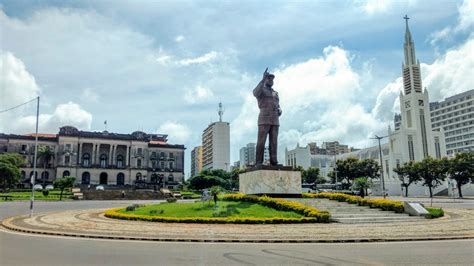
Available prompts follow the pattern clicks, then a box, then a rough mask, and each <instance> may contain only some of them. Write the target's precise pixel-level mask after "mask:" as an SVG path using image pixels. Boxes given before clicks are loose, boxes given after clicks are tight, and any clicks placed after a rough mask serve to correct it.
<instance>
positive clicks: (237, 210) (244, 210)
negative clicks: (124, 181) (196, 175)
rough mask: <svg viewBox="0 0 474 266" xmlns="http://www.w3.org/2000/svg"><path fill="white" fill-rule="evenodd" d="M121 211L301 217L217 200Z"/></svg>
mask: <svg viewBox="0 0 474 266" xmlns="http://www.w3.org/2000/svg"><path fill="white" fill-rule="evenodd" d="M119 212H121V213H126V214H138V215H152V216H161V217H179V218H183V217H256V218H277V217H279V218H301V217H303V215H300V214H298V213H295V212H292V211H278V210H275V209H272V208H268V207H265V206H262V205H260V204H257V203H250V202H234V201H218V202H217V206H215V205H214V203H213V202H212V203H211V205H210V206H209V204H208V202H205V203H202V202H196V203H161V204H156V205H148V206H144V207H139V208H137V209H135V211H126V210H120V211H119Z"/></svg>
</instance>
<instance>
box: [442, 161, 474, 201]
mask: <svg viewBox="0 0 474 266" xmlns="http://www.w3.org/2000/svg"><path fill="white" fill-rule="evenodd" d="M448 173H449V178H451V179H454V180H456V186H457V188H458V191H459V197H460V198H462V197H463V196H462V191H461V187H462V186H463V185H465V184H468V183H469V182H474V153H472V152H463V153H457V154H456V155H455V156H454V158H452V159H450V160H449V168H448Z"/></svg>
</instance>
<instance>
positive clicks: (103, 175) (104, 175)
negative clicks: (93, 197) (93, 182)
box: [99, 173, 108, 185]
mask: <svg viewBox="0 0 474 266" xmlns="http://www.w3.org/2000/svg"><path fill="white" fill-rule="evenodd" d="M107 179H108V176H107V173H101V174H100V177H99V184H101V185H107V183H108V180H107Z"/></svg>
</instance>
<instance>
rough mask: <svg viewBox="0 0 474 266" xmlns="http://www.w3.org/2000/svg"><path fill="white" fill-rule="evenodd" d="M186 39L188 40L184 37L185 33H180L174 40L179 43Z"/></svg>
mask: <svg viewBox="0 0 474 266" xmlns="http://www.w3.org/2000/svg"><path fill="white" fill-rule="evenodd" d="M184 40H186V38H184V36H183V35H178V36H176V38H174V41H175V42H177V43H180V42H182V41H184Z"/></svg>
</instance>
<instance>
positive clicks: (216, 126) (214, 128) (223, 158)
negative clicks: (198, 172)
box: [202, 122, 230, 171]
mask: <svg viewBox="0 0 474 266" xmlns="http://www.w3.org/2000/svg"><path fill="white" fill-rule="evenodd" d="M229 168H230V126H229V123H228V122H214V123H211V124H210V125H209V126H208V127H207V128H206V129H205V130H204V132H203V133H202V169H203V170H207V169H222V170H226V171H228V170H229Z"/></svg>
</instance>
